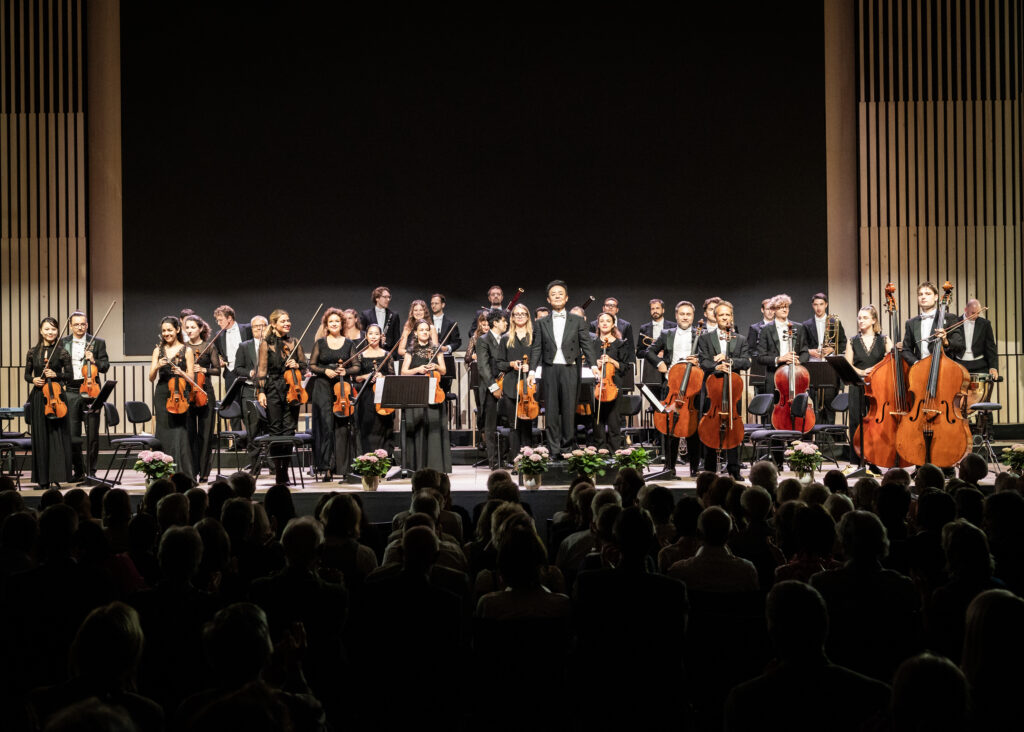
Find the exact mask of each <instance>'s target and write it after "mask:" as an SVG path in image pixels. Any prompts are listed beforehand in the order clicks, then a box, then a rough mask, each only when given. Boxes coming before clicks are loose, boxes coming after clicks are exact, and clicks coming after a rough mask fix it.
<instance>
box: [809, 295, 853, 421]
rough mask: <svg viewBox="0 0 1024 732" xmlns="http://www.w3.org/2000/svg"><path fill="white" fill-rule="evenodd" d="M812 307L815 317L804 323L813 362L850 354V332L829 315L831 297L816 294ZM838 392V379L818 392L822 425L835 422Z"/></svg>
mask: <svg viewBox="0 0 1024 732" xmlns="http://www.w3.org/2000/svg"><path fill="white" fill-rule="evenodd" d="M811 308H812V309H813V310H814V317H812V318H808V319H807V320H805V321H804V322H803V323H802V325H803V326H804V337H805V338H806V342H807V354H808V356H809V357H810V358H809V360H810V361H824V360H825V358H826V357H827V356H834V355H835V354H837V353H838V354H843V353H846V331H845V330H843V324H842V323H841V322H839V318H838V317H837V316H831V315H829V312H828V295H826V294H825V293H824V292H818V293H816V294H815V295H814V297H812V298H811ZM830 321H831V322H830ZM830 330H831V332H830ZM825 341H828V343H826V342H825ZM812 385H813V384H812ZM838 389H839V379H838V377H835V378H834V382H833V383H832V384H829V385H825V386H822V387H821V388H820V389H818V390H816V392H817V393H816V397H817V400H818V402H819V406H820V408H821V412H820V413H821V422H822V423H824V424H833V423H834V422H835V416H836V413H835V412H834V411H833V410H832V400H833V399H834V398H835V396H836V392H837V391H838Z"/></svg>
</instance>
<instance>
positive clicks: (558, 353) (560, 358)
mask: <svg viewBox="0 0 1024 732" xmlns="http://www.w3.org/2000/svg"><path fill="white" fill-rule="evenodd" d="M551 317H552V318H554V320H552V321H551V330H552V331H553V332H554V334H555V357H554V359H552V361H551V363H553V364H559V365H561V366H565V365H566V364H567V363H568V361H566V360H565V354H564V353H562V338H563V337H564V336H565V321H566V320H567V319H568V314H567V313H566V312H565V311H564V310H563V311H562V312H561V313H556V312H552V313H551Z"/></svg>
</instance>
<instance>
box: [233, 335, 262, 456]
mask: <svg viewBox="0 0 1024 732" xmlns="http://www.w3.org/2000/svg"><path fill="white" fill-rule="evenodd" d="M249 325H250V328H249V331H250V332H251V333H252V335H253V337H252V338H250V339H249V340H247V341H242V342H241V343H240V344H239V345H238V351H237V352H236V354H235V369H234V372H233V374H234V377H235V378H236V379H245V380H246V384H245V386H243V387H242V393H241V394H240V395H239V400H240V403H241V405H242V418H243V419H244V421H245V431H246V433H247V437H248V439H247V444H248V451H249V469H250V470H252V471H253V474H254V475H259V466H257V465H254V464H253V463H254V461H255V460H256V449H255V445H254V444H253V440H254V439H256V437H258V436H259V434H260V415H259V411H258V410H257V409H256V408H255V407H253V405H252V402H253V401H254V400H255V399H256V387H255V386H254V384H253V379H254V378H255V377H256V369H257V367H258V366H259V352H260V341H261V340H263V333H264V331H266V329H267V319H266V318H264V317H263V316H262V315H256V316H253V319H252V320H251V321H250V323H249Z"/></svg>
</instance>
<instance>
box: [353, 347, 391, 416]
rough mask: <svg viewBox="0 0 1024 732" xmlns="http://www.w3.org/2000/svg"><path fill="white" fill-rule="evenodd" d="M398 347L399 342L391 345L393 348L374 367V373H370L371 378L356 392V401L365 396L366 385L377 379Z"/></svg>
mask: <svg viewBox="0 0 1024 732" xmlns="http://www.w3.org/2000/svg"><path fill="white" fill-rule="evenodd" d="M367 348H369V344H367ZM397 348H398V343H396V344H395V345H393V346H391V350H390V351H388V352H387V354H386V355H385V356H384V358H382V359H381V360H380V363H379V364H377V365H376V366H375V367H374V369H373V373H372V374H370V378H368V379H367V380H366V381H365V382H364V384H363V388H362V389H360V390H359V393H358V394H356V401H357V402H358V401H359V400H360V399H362V398H363V392H364V391H367V389H366V387H367V386H370V384H372V383H373V381H374V379H376V378H377V374H379V373H380V370H381V367H383V366H384V364H386V363H387V362H388V359H389V358H391V357H392V356H393V355H394V353H395V349H397ZM363 350H366V349H363ZM369 391H373V389H370V390H369Z"/></svg>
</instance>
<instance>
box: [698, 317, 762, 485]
mask: <svg viewBox="0 0 1024 732" xmlns="http://www.w3.org/2000/svg"><path fill="white" fill-rule="evenodd" d="M732 320H733V307H732V303H731V302H729V301H728V300H719V301H718V303H716V304H715V322H716V323H717V324H718V327H717V328H716V329H715V330H713V331H711V332H710V333H705V334H704V335H702V336H701V337H700V340H698V341H697V357H698V358H699V359H700V367H701V368H702V369H704V374H705V383H707V380H708V379H721V378H725V374H726V372H727V370H729V368H730V364H731V369H732V371H733V373H739V372H741V371H746V370H747V369H749V368H750V355H749V353H750V352H749V350H748V349H747V339H746V338H744V337H743V336H741V335H739V334H738V333H734V332H733V328H732V325H733V323H732ZM729 334H731V335H732V338H729V339H728V340H726V339H725V338H724V337H725V336H727V335H729ZM737 396H738V395H736V394H734V395H733V398H734V399H735V398H736V397H737ZM740 418H741V417H740V415H739V414H737V415H736V419H740ZM707 448H708V449H707V452H705V455H704V469H705V470H715V469H716V468H717V463H718V456H717V451H716V450H715V446H714V445H707ZM725 461H726V468H727V469H728V471H729V475H731V476H732V477H733V478H735V479H736V480H741V478H740V451H739V448H738V447H734V448H732V449H731V450H726V451H725Z"/></svg>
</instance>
